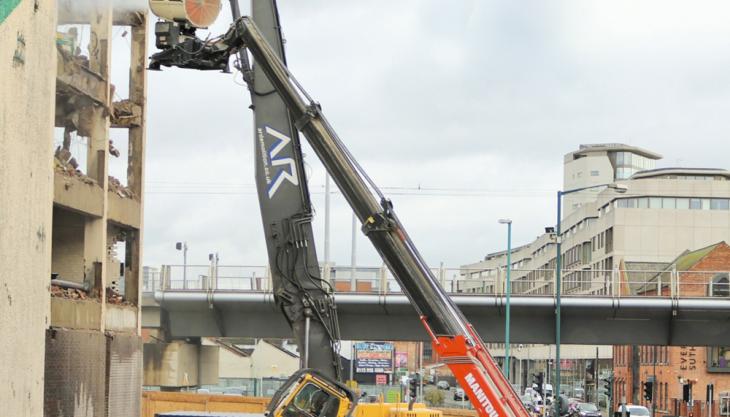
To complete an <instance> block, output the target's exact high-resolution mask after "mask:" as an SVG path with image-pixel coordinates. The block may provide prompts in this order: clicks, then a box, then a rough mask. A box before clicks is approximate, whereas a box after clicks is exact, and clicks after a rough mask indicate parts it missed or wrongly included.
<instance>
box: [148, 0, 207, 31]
mask: <svg viewBox="0 0 730 417" xmlns="http://www.w3.org/2000/svg"><path fill="white" fill-rule="evenodd" d="M150 10H152V13H154V14H155V15H156V16H157V17H160V18H162V19H165V20H170V21H173V22H178V23H187V24H189V25H190V26H193V27H196V28H205V27H208V26H210V25H211V24H213V22H215V20H216V19H217V18H218V14H219V13H220V11H221V0H150Z"/></svg>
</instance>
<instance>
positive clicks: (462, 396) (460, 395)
mask: <svg viewBox="0 0 730 417" xmlns="http://www.w3.org/2000/svg"><path fill="white" fill-rule="evenodd" d="M468 399H469V397H467V396H466V393H465V392H464V389H463V388H457V389H455V390H454V401H466V400H468Z"/></svg>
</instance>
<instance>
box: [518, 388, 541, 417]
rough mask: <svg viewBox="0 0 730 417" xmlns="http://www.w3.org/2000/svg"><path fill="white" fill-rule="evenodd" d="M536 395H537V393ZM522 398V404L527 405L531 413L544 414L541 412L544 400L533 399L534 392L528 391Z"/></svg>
mask: <svg viewBox="0 0 730 417" xmlns="http://www.w3.org/2000/svg"><path fill="white" fill-rule="evenodd" d="M535 395H537V393H536V394H535ZM537 396H538V397H539V395H537ZM521 400H522V405H524V406H525V408H526V409H527V411H528V412H529V413H530V414H538V415H540V414H542V413H541V411H542V400H540V401H535V400H534V399H533V396H532V393H527V394H525V395H523V396H522V398H521Z"/></svg>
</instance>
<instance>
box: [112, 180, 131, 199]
mask: <svg viewBox="0 0 730 417" xmlns="http://www.w3.org/2000/svg"><path fill="white" fill-rule="evenodd" d="M109 192H110V193H114V194H116V195H118V196H119V197H122V198H134V197H135V195H134V192H133V191H132V190H130V189H129V187H126V186H124V185H123V184H122V183H121V182H120V181H119V180H118V179H116V178H114V177H112V176H111V175H110V176H109Z"/></svg>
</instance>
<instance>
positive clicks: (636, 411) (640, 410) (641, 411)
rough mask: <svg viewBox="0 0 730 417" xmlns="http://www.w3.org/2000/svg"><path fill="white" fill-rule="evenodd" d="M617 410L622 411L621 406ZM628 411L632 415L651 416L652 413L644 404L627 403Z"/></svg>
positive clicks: (633, 416)
mask: <svg viewBox="0 0 730 417" xmlns="http://www.w3.org/2000/svg"><path fill="white" fill-rule="evenodd" d="M617 411H621V407H619V408H618V410H617ZM626 412H627V413H629V414H630V415H631V416H632V417H635V416H640V417H649V416H650V415H651V412H649V409H648V408H646V407H644V406H643V405H634V404H626Z"/></svg>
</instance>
